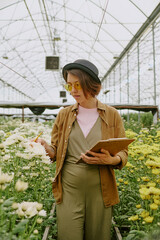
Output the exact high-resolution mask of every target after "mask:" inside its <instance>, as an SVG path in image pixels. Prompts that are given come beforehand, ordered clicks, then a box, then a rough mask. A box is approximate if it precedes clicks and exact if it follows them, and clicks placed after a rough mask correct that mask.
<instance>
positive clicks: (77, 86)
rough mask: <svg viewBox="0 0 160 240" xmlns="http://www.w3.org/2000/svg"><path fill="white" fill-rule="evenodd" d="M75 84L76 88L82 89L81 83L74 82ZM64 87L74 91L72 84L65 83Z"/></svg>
mask: <svg viewBox="0 0 160 240" xmlns="http://www.w3.org/2000/svg"><path fill="white" fill-rule="evenodd" d="M73 86H74V88H75V89H76V90H81V89H82V88H81V85H80V84H79V83H74V84H73ZM64 87H65V89H66V90H67V91H69V92H71V91H72V85H71V84H65V85H64Z"/></svg>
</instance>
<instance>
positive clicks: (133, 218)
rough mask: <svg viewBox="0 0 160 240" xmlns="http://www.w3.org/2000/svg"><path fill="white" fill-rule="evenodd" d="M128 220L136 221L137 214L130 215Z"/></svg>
mask: <svg viewBox="0 0 160 240" xmlns="http://www.w3.org/2000/svg"><path fill="white" fill-rule="evenodd" d="M128 220H129V221H137V220H138V215H134V216H131V217H130V218H128Z"/></svg>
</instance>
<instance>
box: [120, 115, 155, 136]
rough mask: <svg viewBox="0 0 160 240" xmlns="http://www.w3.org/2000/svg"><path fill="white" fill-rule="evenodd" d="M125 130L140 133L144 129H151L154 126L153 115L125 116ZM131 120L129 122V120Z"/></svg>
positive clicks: (123, 116)
mask: <svg viewBox="0 0 160 240" xmlns="http://www.w3.org/2000/svg"><path fill="white" fill-rule="evenodd" d="M122 118H123V119H124V126H125V129H131V130H133V131H134V132H136V133H139V132H140V130H141V129H142V128H149V129H150V128H151V127H152V124H153V115H152V113H151V112H147V113H140V114H139V113H130V114H129V117H128V115H127V114H123V115H122ZM128 119H129V120H128Z"/></svg>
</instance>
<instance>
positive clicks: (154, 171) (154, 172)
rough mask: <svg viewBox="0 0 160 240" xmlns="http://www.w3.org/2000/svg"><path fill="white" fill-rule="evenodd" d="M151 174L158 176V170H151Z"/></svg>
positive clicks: (159, 172) (159, 170)
mask: <svg viewBox="0 0 160 240" xmlns="http://www.w3.org/2000/svg"><path fill="white" fill-rule="evenodd" d="M152 173H153V174H155V175H158V174H160V169H152Z"/></svg>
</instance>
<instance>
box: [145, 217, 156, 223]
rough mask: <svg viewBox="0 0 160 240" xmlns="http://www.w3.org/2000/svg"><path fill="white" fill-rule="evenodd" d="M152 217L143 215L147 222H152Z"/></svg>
mask: <svg viewBox="0 0 160 240" xmlns="http://www.w3.org/2000/svg"><path fill="white" fill-rule="evenodd" d="M153 219H154V217H150V216H148V217H145V218H144V221H145V222H147V223H152V222H153Z"/></svg>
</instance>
